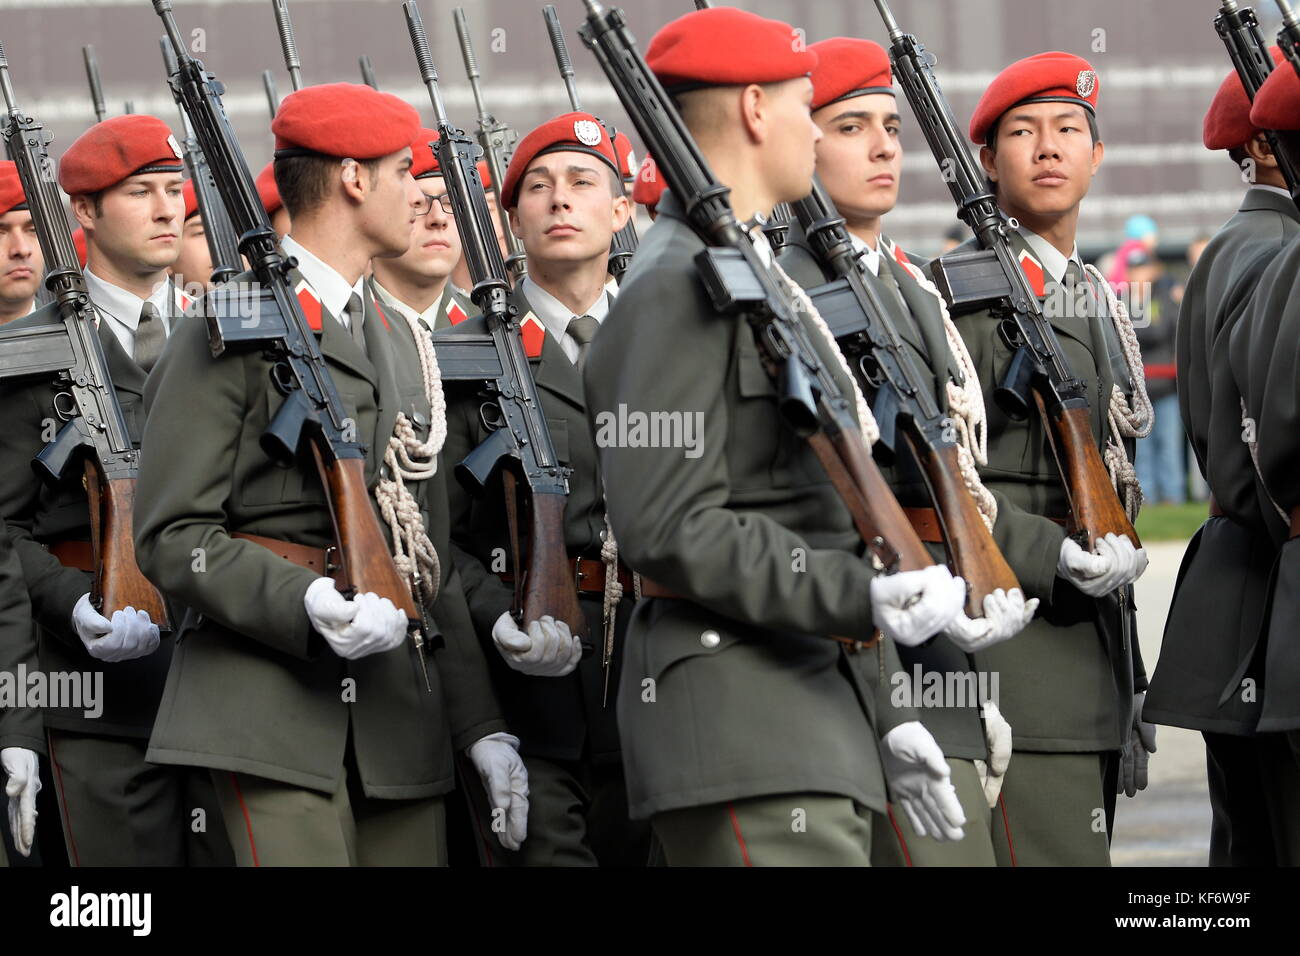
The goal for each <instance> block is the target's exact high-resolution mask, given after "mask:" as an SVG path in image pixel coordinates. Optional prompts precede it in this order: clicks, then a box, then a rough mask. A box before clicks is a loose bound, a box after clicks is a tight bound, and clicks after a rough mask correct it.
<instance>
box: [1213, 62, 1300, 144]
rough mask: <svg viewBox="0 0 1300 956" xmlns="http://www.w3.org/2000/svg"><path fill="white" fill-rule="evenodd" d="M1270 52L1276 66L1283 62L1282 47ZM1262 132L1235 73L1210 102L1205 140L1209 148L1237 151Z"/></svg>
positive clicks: (1229, 74) (1232, 73)
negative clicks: (1252, 120) (1251, 114)
mask: <svg viewBox="0 0 1300 956" xmlns="http://www.w3.org/2000/svg"><path fill="white" fill-rule="evenodd" d="M1268 52H1269V53H1271V54H1273V62H1274V63H1281V62H1282V48H1281V47H1276V46H1275V47H1270V48H1269V51H1268ZM1288 68H1289V67H1288ZM1292 72H1293V73H1294V72H1295V71H1294V70H1292ZM1258 132H1259V127H1257V126H1255V125H1254V124H1253V123H1252V122H1251V121H1250V97H1249V96H1247V95H1246V88H1245V87H1244V86H1242V85H1241V77H1240V76H1238V75H1237V71H1236V70H1232V71H1230V72H1229V73H1228V75H1227V76H1225V77H1224V78H1223V82H1222V83H1221V84H1220V85H1219V91H1218V92H1217V93H1215V94H1214V99H1213V100H1211V101H1210V108H1209V109H1208V110H1207V111H1206V113H1205V123H1204V125H1202V127H1201V141H1202V142H1203V143H1205V148H1206V149H1236V148H1237V147H1238V146H1241V145H1244V144H1245V143H1246V141H1247V140H1249V139H1250V138H1251V137H1252V136H1254V135H1255V134H1256V133H1258Z"/></svg>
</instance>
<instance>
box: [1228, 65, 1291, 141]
mask: <svg viewBox="0 0 1300 956" xmlns="http://www.w3.org/2000/svg"><path fill="white" fill-rule="evenodd" d="M1250 121H1251V122H1252V123H1254V124H1255V126H1256V127H1258V128H1259V129H1274V130H1283V131H1289V130H1297V129H1300V76H1296V72H1295V68H1294V67H1292V66H1291V64H1290V63H1286V64H1279V65H1278V68H1277V69H1275V70H1274V71H1273V72H1272V73H1270V74H1269V75H1268V79H1267V80H1265V81H1264V85H1263V86H1261V87H1260V88H1259V92H1258V93H1256V94H1255V105H1254V106H1252V107H1251V108H1250ZM1249 138H1250V137H1246V139H1249ZM1245 141H1246V140H1244V139H1243V140H1242V141H1241V142H1239V143H1235V144H1234V145H1236V146H1240V145H1241V143H1244V142H1245Z"/></svg>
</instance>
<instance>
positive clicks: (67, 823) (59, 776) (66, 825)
mask: <svg viewBox="0 0 1300 956" xmlns="http://www.w3.org/2000/svg"><path fill="white" fill-rule="evenodd" d="M45 740H46V742H47V743H48V744H49V745H50V763H51V764H53V765H54V779H55V780H56V781H58V785H59V806H60V808H62V810H63V832H65V833H66V834H67V835H68V846H69V848H71V850H72V865H73V866H81V858H80V857H79V856H77V841H76V840H74V839H73V837H72V820H71V819H70V818H69V817H68V798H67V797H66V796H65V795H64V793H63V769H62V768H61V767H60V766H59V762H58V760H56V759H55V757H54V736H53V735H52V734H48V733H47V734H46V735H45Z"/></svg>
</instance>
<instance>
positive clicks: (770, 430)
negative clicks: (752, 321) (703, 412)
mask: <svg viewBox="0 0 1300 956" xmlns="http://www.w3.org/2000/svg"><path fill="white" fill-rule="evenodd" d="M738 336H739V337H738V340H737V346H736V353H735V374H736V391H737V394H738V395H739V396H740V398H739V401H737V402H736V403H735V404H734V405H733V406H732V407H731V408H730V409H729V412H730V416H731V421H730V425H729V427H728V431H727V470H728V472H729V474H730V478H731V486H732V488H734V489H735V490H737V491H744V490H757V489H764V488H790V487H793V486H796V485H807V484H821V483H823V482H826V481H828V480H829V479H828V478H827V477H826V472H825V471H824V470H822V467H821V464H820V463H819V462H818V461H817V460H816V457H815V456H814V454H813V452H812V449H811V448H810V447H809V446H808V443H807V442H806V441H804V440H803V439H802V438H800V437H799V436H798V435H796V434H795V433H794V431H793V430H792V429H791V428H790V427H789V426H788V425H786V424H785V422H783V421H782V420H781V417H780V414H779V412H778V411H777V390H776V384H775V383H774V382H773V381H772V377H771V376H770V375H768V373H767V370H766V369H765V368H764V367H763V363H762V360H761V359H760V358H759V356H758V350H757V347H756V346H755V345H754V343H753V340H752V338H751V337H750V333H749V330H748V328H743V329H740V330H739V332H738Z"/></svg>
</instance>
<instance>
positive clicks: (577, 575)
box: [498, 558, 632, 597]
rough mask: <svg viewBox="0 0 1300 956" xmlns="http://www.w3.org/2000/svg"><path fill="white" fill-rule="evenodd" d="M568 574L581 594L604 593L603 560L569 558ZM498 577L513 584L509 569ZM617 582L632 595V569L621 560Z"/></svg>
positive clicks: (626, 592)
mask: <svg viewBox="0 0 1300 956" xmlns="http://www.w3.org/2000/svg"><path fill="white" fill-rule="evenodd" d="M569 576H570V577H571V578H573V583H574V586H575V587H576V588H577V589H578V592H579V593H581V594H604V593H605V562H604V561H598V560H596V559H595V558H571V559H570V560H569ZM498 577H500V578H501V580H502V581H504V582H505V583H506V584H514V583H515V576H514V573H513V572H511V571H503V572H501V573H500V574H499V575H498ZM618 583H619V584H621V585H622V586H623V593H624V594H625V595H627V596H628V597H631V596H632V569H631V568H629V567H628V566H627V565H625V564H624V563H623V562H622V561H620V562H619V563H618Z"/></svg>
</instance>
